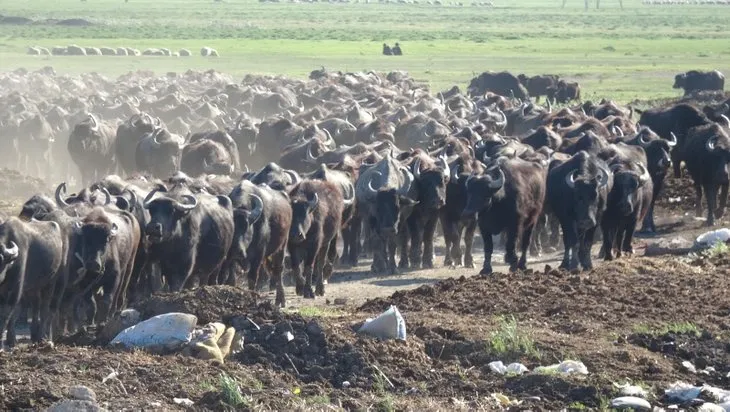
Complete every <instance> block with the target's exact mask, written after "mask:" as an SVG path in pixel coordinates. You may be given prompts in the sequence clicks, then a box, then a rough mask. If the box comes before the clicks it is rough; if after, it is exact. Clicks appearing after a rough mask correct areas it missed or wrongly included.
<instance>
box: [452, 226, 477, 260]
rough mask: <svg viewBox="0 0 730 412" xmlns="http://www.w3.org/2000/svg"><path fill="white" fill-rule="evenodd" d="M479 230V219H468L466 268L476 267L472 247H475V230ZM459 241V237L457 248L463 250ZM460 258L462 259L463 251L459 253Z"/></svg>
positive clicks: (465, 243) (466, 227)
mask: <svg viewBox="0 0 730 412" xmlns="http://www.w3.org/2000/svg"><path fill="white" fill-rule="evenodd" d="M476 230H477V221H476V219H470V220H469V221H467V223H466V224H465V227H464V267H465V268H470V269H472V268H474V256H473V255H472V248H473V247H474V232H475V231H476ZM459 243H460V242H459V241H458V239H457V243H456V249H457V250H459V252H461V250H460V248H461V245H459ZM459 259H460V260H461V253H459Z"/></svg>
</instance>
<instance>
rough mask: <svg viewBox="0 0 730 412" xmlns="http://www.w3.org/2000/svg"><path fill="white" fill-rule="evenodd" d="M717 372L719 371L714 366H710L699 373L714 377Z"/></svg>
mask: <svg viewBox="0 0 730 412" xmlns="http://www.w3.org/2000/svg"><path fill="white" fill-rule="evenodd" d="M715 372H717V371H716V370H715V368H713V367H712V366H708V367H706V368H705V369H702V370H701V371H699V373H701V374H703V375H712V374H713V373H715Z"/></svg>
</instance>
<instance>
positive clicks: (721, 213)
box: [715, 209, 725, 219]
mask: <svg viewBox="0 0 730 412" xmlns="http://www.w3.org/2000/svg"><path fill="white" fill-rule="evenodd" d="M724 215H725V210H724V209H716V210H715V219H722V217H723V216H724Z"/></svg>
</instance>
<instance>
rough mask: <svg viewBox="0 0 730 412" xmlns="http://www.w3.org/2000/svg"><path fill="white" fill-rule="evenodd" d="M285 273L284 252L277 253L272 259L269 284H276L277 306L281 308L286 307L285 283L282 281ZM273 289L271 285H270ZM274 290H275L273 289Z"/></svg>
mask: <svg viewBox="0 0 730 412" xmlns="http://www.w3.org/2000/svg"><path fill="white" fill-rule="evenodd" d="M283 272H284V250H283V249H282V250H280V251H279V252H276V253H275V254H274V255H273V256H272V257H271V277H270V278H269V282H272V283H275V284H276V302H275V304H276V305H279V306H281V307H282V308H283V307H285V306H286V298H285V296H284V283H283V282H282V280H281V277H282V274H283ZM270 288H271V285H270ZM271 289H273V288H271Z"/></svg>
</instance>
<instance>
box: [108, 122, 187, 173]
mask: <svg viewBox="0 0 730 412" xmlns="http://www.w3.org/2000/svg"><path fill="white" fill-rule="evenodd" d="M120 127H121V126H120ZM118 133H119V132H117V134H118ZM182 146H183V141H182V139H181V138H180V137H179V136H176V135H172V134H171V133H169V132H168V131H167V130H165V129H163V128H157V129H155V130H154V131H153V132H151V133H147V134H145V135H144V136H143V137H142V138H140V139H139V141H138V143H137V147H136V148H135V153H134V159H135V163H136V165H137V169H136V170H137V171H138V172H143V173H149V174H150V175H152V176H155V177H157V178H160V179H162V178H165V177H168V176H170V175H172V174H173V173H174V172H175V171H176V170H178V165H180V157H181V156H182Z"/></svg>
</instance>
